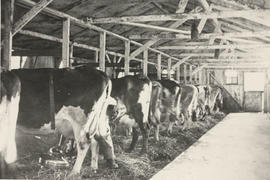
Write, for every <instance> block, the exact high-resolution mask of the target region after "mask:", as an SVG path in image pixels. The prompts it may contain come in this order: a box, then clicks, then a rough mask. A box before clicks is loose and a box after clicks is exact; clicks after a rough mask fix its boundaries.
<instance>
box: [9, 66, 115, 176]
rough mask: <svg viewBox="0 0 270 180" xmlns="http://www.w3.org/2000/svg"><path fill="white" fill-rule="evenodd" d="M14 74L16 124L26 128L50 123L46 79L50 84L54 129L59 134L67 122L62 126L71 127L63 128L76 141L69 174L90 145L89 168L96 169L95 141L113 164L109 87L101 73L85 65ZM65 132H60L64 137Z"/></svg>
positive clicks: (19, 71)
mask: <svg viewBox="0 0 270 180" xmlns="http://www.w3.org/2000/svg"><path fill="white" fill-rule="evenodd" d="M14 72H15V73H16V74H17V76H18V77H19V78H20V80H21V101H20V111H19V117H18V123H19V124H20V125H23V126H26V127H31V128H40V127H42V126H43V125H44V124H46V123H50V120H51V119H50V102H49V94H50V91H49V80H50V79H51V80H52V81H53V86H54V88H53V90H54V99H55V102H54V103H55V113H56V128H57V129H60V131H61V127H62V126H63V122H64V121H65V122H69V123H70V124H69V123H66V125H67V124H69V125H71V126H68V125H67V126H65V127H69V129H71V128H72V130H73V133H74V136H75V140H76V142H77V159H76V162H75V164H74V167H73V170H72V172H71V174H77V173H79V172H80V169H81V166H82V163H83V161H84V158H85V156H86V153H87V151H88V149H89V146H90V142H91V144H92V164H91V165H92V168H93V169H97V158H98V156H96V154H97V152H96V151H97V150H98V143H97V142H96V141H98V142H100V143H99V145H101V146H102V145H104V144H106V145H104V146H103V147H101V148H102V149H103V152H107V153H108V154H105V158H107V160H108V162H109V163H110V165H112V166H113V165H114V152H113V144H112V140H111V135H110V128H109V125H108V121H107V118H106V110H107V106H108V104H109V100H110V94H111V88H112V85H111V81H110V79H109V78H108V77H107V76H106V74H105V73H104V72H101V71H98V70H96V69H92V68H90V67H85V66H82V67H77V68H72V69H69V68H65V69H20V70H16V71H14ZM52 81H51V82H52ZM63 129H65V128H62V130H63ZM66 130H67V129H66ZM67 132H68V131H67ZM67 132H65V131H63V133H64V134H65V133H67ZM104 148H106V150H105V149H104Z"/></svg>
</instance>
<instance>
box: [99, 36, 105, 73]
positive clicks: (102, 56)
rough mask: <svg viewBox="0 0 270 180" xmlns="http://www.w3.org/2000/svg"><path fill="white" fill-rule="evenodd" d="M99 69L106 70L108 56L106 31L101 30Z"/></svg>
mask: <svg viewBox="0 0 270 180" xmlns="http://www.w3.org/2000/svg"><path fill="white" fill-rule="evenodd" d="M99 48H100V52H99V69H100V70H101V71H104V72H105V56H106V52H105V51H106V33H105V32H100V35H99Z"/></svg>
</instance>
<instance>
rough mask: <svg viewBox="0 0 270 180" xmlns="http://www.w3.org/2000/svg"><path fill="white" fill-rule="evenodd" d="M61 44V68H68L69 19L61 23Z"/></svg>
mask: <svg viewBox="0 0 270 180" xmlns="http://www.w3.org/2000/svg"><path fill="white" fill-rule="evenodd" d="M62 32H63V34H62V36H63V37H62V38H63V42H62V63H63V67H64V68H65V67H68V66H69V64H70V63H69V53H70V52H69V42H70V40H69V38H70V19H66V20H64V21H63V31H62Z"/></svg>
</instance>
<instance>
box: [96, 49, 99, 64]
mask: <svg viewBox="0 0 270 180" xmlns="http://www.w3.org/2000/svg"><path fill="white" fill-rule="evenodd" d="M95 55H96V56H95V62H96V63H98V58H99V57H98V56H99V55H98V50H96V53H95Z"/></svg>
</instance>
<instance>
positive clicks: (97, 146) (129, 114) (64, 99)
mask: <svg viewBox="0 0 270 180" xmlns="http://www.w3.org/2000/svg"><path fill="white" fill-rule="evenodd" d="M50 83H51V85H52V84H53V90H54V93H53V95H54V103H55V113H56V116H55V119H56V120H55V124H56V128H57V129H58V130H59V131H60V132H61V133H62V134H63V135H64V136H66V137H75V140H76V145H77V158H76V162H75V164H74V166H73V170H72V172H71V174H77V173H79V172H80V169H81V166H82V163H83V161H84V158H85V156H86V153H87V151H88V149H89V147H90V146H91V152H92V159H91V167H92V168H93V169H94V170H96V169H97V168H98V164H97V163H98V153H99V150H100V151H101V152H102V153H103V155H104V158H105V159H106V160H107V162H108V165H109V166H110V167H112V168H115V167H117V164H116V163H115V155H114V149H113V142H112V138H111V126H117V125H119V124H124V125H125V126H126V127H127V128H128V129H129V128H132V142H131V144H130V146H129V149H128V151H129V152H130V151H132V150H133V149H134V147H135V145H136V143H137V141H138V137H139V131H138V130H140V132H141V134H142V137H143V146H142V150H141V152H142V153H146V152H147V150H148V137H149V131H150V128H151V127H154V130H155V139H156V140H157V141H158V140H159V137H158V135H159V125H160V123H161V120H163V121H168V122H169V126H168V133H171V132H172V128H173V125H174V124H175V123H176V122H179V121H180V122H181V123H182V124H183V128H186V127H187V126H188V124H189V123H190V122H192V121H196V120H203V119H204V117H205V115H207V114H209V113H210V112H211V111H213V109H214V108H221V105H222V92H221V89H220V88H219V87H217V86H215V87H210V86H193V85H184V86H183V85H182V86H180V85H179V84H178V83H177V82H175V81H172V80H158V81H151V80H149V79H148V78H147V77H135V76H126V77H123V78H119V79H112V80H110V78H108V77H107V75H106V74H105V73H104V72H102V71H99V70H96V69H92V68H90V67H87V66H80V67H76V68H66V69H20V70H12V71H11V72H3V73H1V122H0V123H1V124H0V133H1V134H0V138H3V137H4V140H5V141H2V139H1V142H0V145H1V146H0V148H1V149H0V150H1V151H0V152H1V157H0V158H1V162H4V163H1V174H0V177H1V176H2V177H3V176H4V171H2V170H3V169H4V168H3V167H4V165H5V163H9V162H12V161H14V160H15V158H16V156H15V155H16V146H15V128H16V121H17V116H18V121H17V123H18V124H20V125H23V126H27V127H31V128H41V127H42V126H44V125H45V124H48V123H50V120H51V118H50V110H51V108H50V100H49V99H50V98H49V96H50V93H51V91H50V86H49V84H50ZM19 99H20V102H19ZM4 107H5V108H4ZM110 125H111V126H110ZM112 129H113V128H112ZM6 137H8V138H6ZM11 157H13V158H11Z"/></svg>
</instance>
